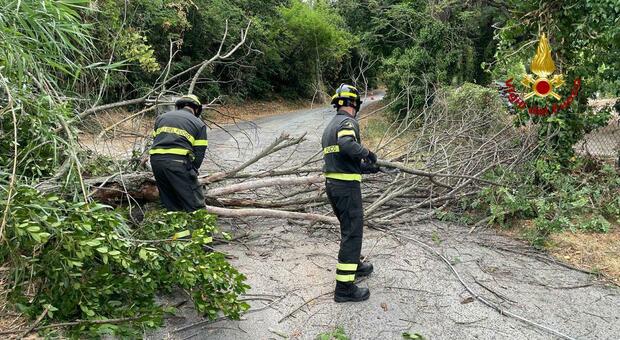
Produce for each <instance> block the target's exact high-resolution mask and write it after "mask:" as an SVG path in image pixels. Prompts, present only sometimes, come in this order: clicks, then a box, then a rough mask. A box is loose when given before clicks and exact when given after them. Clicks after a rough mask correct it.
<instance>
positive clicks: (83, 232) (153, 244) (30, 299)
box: [0, 187, 248, 336]
mask: <svg viewBox="0 0 620 340" xmlns="http://www.w3.org/2000/svg"><path fill="white" fill-rule="evenodd" d="M14 200H15V201H16V202H19V205H18V206H15V207H14V208H13V211H12V214H11V217H10V219H9V224H10V225H12V226H13V227H12V228H9V229H8V230H7V233H6V237H7V238H8V239H9V240H11V242H10V243H9V244H7V246H6V247H2V249H1V250H0V262H2V263H4V264H6V265H8V268H10V272H9V273H8V274H9V276H8V277H10V278H11V280H10V282H11V284H12V287H13V288H12V289H11V292H10V299H11V300H12V301H14V302H16V303H17V305H18V307H19V308H20V309H21V311H22V312H25V313H26V314H27V315H29V316H31V317H36V316H38V315H40V314H41V313H42V312H43V311H44V310H47V316H48V317H49V319H50V320H75V319H80V320H106V319H117V318H132V321H131V323H130V325H128V326H123V325H113V324H105V323H102V324H97V325H93V324H89V323H84V324H82V325H78V326H75V327H74V328H73V329H72V331H75V332H77V334H81V335H90V336H95V335H98V336H101V335H103V334H109V333H112V334H131V333H132V332H139V333H137V334H141V330H140V327H141V326H142V327H154V326H156V325H160V324H161V322H162V320H163V315H164V312H174V308H173V307H172V306H160V305H157V304H156V303H155V294H156V293H159V292H170V291H171V289H172V288H173V287H180V288H183V289H185V290H186V291H188V292H190V293H191V296H192V300H193V301H194V304H195V306H196V309H197V310H198V311H199V312H200V313H204V314H205V315H206V316H207V317H209V318H211V319H214V318H215V317H216V316H217V312H218V311H221V312H223V314H224V315H225V316H228V317H231V318H238V317H239V316H240V315H241V313H242V312H243V311H245V310H246V309H247V308H248V305H247V304H245V303H244V302H240V301H238V300H237V297H238V295H239V294H241V293H243V292H244V291H245V290H246V289H247V288H248V286H247V285H245V284H244V283H243V281H244V279H245V277H244V276H243V275H242V274H240V273H238V272H237V270H235V269H234V268H233V267H232V266H231V265H230V264H228V262H227V261H226V260H225V259H224V255H223V254H221V253H217V252H206V251H205V250H206V246H207V244H208V243H209V242H210V239H211V237H212V236H211V235H213V234H214V233H216V232H217V229H216V227H215V219H214V217H213V216H211V215H208V214H206V213H205V212H204V211H198V212H196V213H194V214H187V213H161V212H156V213H150V214H148V215H147V218H146V219H145V221H144V222H143V223H142V224H141V225H140V226H139V227H138V228H135V229H132V228H130V227H129V226H128V225H127V224H126V223H125V222H124V221H125V218H123V217H122V216H121V215H120V214H119V212H115V211H113V210H111V209H110V207H106V206H103V205H100V204H94V203H90V204H88V203H84V202H78V203H72V202H67V201H65V200H64V199H62V198H59V197H57V196H51V195H50V196H41V195H40V194H39V193H38V192H37V191H36V190H34V189H32V188H28V187H20V188H19V189H18V190H17V195H16V196H15V197H14ZM190 231H191V232H190ZM133 318H135V320H134V319H133Z"/></svg>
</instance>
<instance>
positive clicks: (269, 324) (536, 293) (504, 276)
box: [146, 98, 620, 339]
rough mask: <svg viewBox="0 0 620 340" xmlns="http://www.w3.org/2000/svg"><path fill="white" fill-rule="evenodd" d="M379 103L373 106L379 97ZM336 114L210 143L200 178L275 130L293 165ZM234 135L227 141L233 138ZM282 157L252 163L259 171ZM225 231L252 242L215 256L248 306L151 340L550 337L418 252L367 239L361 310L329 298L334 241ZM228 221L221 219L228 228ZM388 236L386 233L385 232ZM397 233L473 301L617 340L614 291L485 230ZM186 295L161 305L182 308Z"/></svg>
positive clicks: (324, 232) (300, 229)
mask: <svg viewBox="0 0 620 340" xmlns="http://www.w3.org/2000/svg"><path fill="white" fill-rule="evenodd" d="M376 99H378V98H376ZM333 114H334V113H333V109H330V108H318V109H313V110H304V111H296V112H292V113H288V114H284V115H279V116H272V117H266V118H261V119H258V120H256V121H255V122H252V123H250V122H244V123H240V124H239V125H238V126H228V127H227V130H228V133H227V132H224V131H222V130H212V131H210V133H209V140H210V150H209V154H208V158H207V160H206V161H205V163H203V172H204V171H215V170H217V169H219V168H222V167H224V168H227V167H231V166H234V165H235V164H238V163H239V162H242V161H244V160H246V159H248V157H250V156H251V155H253V154H255V153H256V152H258V151H259V150H261V149H262V148H263V147H264V146H265V145H268V144H269V143H271V142H272V141H273V139H275V138H276V137H277V136H279V135H280V134H281V133H282V132H287V133H290V134H291V135H295V136H297V135H300V134H302V133H304V132H307V139H308V141H307V142H305V143H303V144H302V145H300V147H299V148H298V149H297V150H296V153H295V157H306V156H309V155H312V154H313V153H314V152H316V151H318V150H319V149H320V148H319V144H318V143H319V140H320V135H321V133H322V130H323V127H324V126H325V124H326V123H327V122H328V121H329V119H330V118H331V117H332V115H333ZM229 133H230V134H229ZM288 159H289V155H288V153H286V152H285V153H282V155H281V156H280V158H278V157H276V160H275V161H274V160H269V161H265V162H260V163H258V164H256V165H254V166H253V168H254V169H255V170H258V169H267V168H271V167H274V166H282V165H281V164H282V163H283V162H284V161H286V160H288ZM247 222H248V224H242V225H232V228H233V230H234V231H235V232H237V233H248V236H247V237H245V238H244V239H243V241H242V242H239V243H233V244H229V245H225V246H220V247H219V248H218V250H220V251H223V252H225V253H227V254H229V255H231V256H232V257H233V259H232V260H231V262H232V263H233V264H234V265H235V266H236V267H237V268H238V269H239V270H240V271H241V272H243V273H244V274H245V275H246V276H247V277H248V280H247V282H248V284H250V285H251V286H252V289H251V290H250V291H249V292H248V294H247V296H245V297H244V299H246V300H247V302H248V303H249V304H250V305H251V310H250V312H249V313H247V314H246V315H244V316H243V317H242V320H240V321H230V320H221V321H217V322H206V321H205V320H203V319H202V318H201V317H200V316H198V315H196V313H195V311H194V309H193V308H192V306H191V305H189V304H186V305H184V306H183V307H182V308H181V309H180V313H179V315H178V316H177V317H174V318H171V319H168V320H167V322H166V327H165V328H162V329H160V330H158V331H156V332H152V333H149V334H147V335H146V337H147V338H150V339H161V338H166V339H286V338H291V339H315V338H316V336H317V335H319V334H321V333H325V332H330V331H333V330H334V329H336V328H337V327H342V328H343V329H344V332H345V334H347V335H348V336H349V337H350V338H351V339H402V338H403V336H402V333H403V332H411V333H418V334H420V335H422V336H424V338H425V339H556V338H560V337H558V336H556V335H553V333H552V332H551V331H549V330H543V329H541V328H540V327H535V326H532V325H531V324H527V323H525V322H523V321H520V320H517V319H515V318H513V317H508V316H506V315H502V314H500V313H499V312H498V311H496V310H494V309H492V308H490V307H488V306H485V305H484V304H482V303H480V302H479V301H476V300H474V299H472V298H471V296H470V294H469V293H468V292H467V291H466V290H465V288H464V287H463V285H462V284H461V283H460V282H459V281H458V280H457V277H456V276H455V275H454V273H453V272H452V271H451V269H450V268H449V266H448V265H446V264H445V263H444V262H443V261H442V260H441V259H439V258H438V257H437V256H436V255H434V254H433V253H432V252H429V251H428V250H427V249H425V248H423V247H421V246H420V245H419V244H418V243H416V242H412V241H410V240H406V239H403V238H399V237H395V236H391V235H386V234H384V233H382V232H379V231H376V230H366V231H365V237H364V248H363V250H362V253H363V254H364V255H367V256H368V258H369V260H370V261H371V262H372V263H373V264H374V265H375V272H374V273H373V274H372V275H371V276H370V277H369V278H368V279H366V280H364V281H363V282H361V283H360V284H361V285H362V286H366V287H369V288H370V291H371V297H370V299H369V300H368V301H365V302H361V303H345V304H336V303H335V302H333V299H332V294H333V293H332V292H333V288H334V285H335V281H334V280H335V278H334V276H335V265H336V254H337V250H338V233H337V230H336V229H334V228H329V227H316V226H314V227H308V226H306V225H300V224H289V223H287V222H286V221H281V220H272V219H261V218H256V219H250V220H248V221H247ZM227 223H228V222H226V221H223V224H226V225H227ZM386 227H391V226H386ZM397 231H398V232H399V233H400V234H404V235H407V236H408V237H413V238H415V239H418V240H420V241H422V242H425V243H426V244H428V245H429V246H431V247H432V248H433V249H435V250H436V251H438V252H439V253H440V254H442V255H443V256H444V257H445V258H446V259H448V260H449V261H450V263H451V264H452V266H453V267H454V269H455V270H456V271H457V272H458V273H459V275H460V276H461V278H462V279H463V281H464V282H465V283H466V284H467V285H468V286H469V287H471V289H472V290H473V291H474V292H475V294H477V295H480V296H482V297H484V298H485V299H487V300H489V301H491V302H492V303H494V304H497V305H498V306H500V307H501V308H502V309H503V310H505V311H508V312H510V313H514V314H517V315H520V316H522V317H524V318H527V319H529V320H531V321H532V322H535V323H537V324H539V325H540V326H542V327H547V328H549V329H552V330H554V331H557V332H560V333H563V334H566V335H567V336H569V337H570V338H575V339H620V289H619V288H618V287H616V286H609V285H606V284H605V283H602V282H599V281H597V280H596V278H595V277H593V276H590V275H587V274H584V273H581V272H579V271H575V270H571V269H567V268H565V267H563V266H560V265H558V264H556V263H553V262H550V261H548V260H545V258H546V257H544V256H543V255H540V254H534V253H533V252H532V250H531V249H529V248H528V247H527V246H526V245H523V244H521V243H519V242H517V241H515V240H513V239H510V238H507V237H503V236H500V235H497V234H496V233H495V232H494V231H492V230H480V231H477V232H475V233H472V234H469V233H468V230H467V229H466V228H464V227H462V226H458V225H451V224H446V223H442V222H424V223H417V224H416V223H412V224H410V225H408V226H399V227H398V230H397ZM183 298H184V297H183V295H182V294H177V295H173V296H169V297H165V298H162V302H164V303H175V302H178V301H180V300H182V299H183Z"/></svg>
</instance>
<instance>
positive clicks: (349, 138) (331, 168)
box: [321, 84, 378, 302]
mask: <svg viewBox="0 0 620 340" xmlns="http://www.w3.org/2000/svg"><path fill="white" fill-rule="evenodd" d="M332 104H333V105H334V107H335V108H336V109H337V110H338V113H337V114H336V116H335V117H334V118H333V119H332V121H331V122H330V123H329V125H327V127H326V128H325V131H324V132H323V138H322V140H321V144H322V146H323V155H324V161H325V167H324V171H325V177H326V183H325V186H326V190H327V197H328V198H329V201H330V203H331V205H332V208H333V209H334V213H335V214H336V217H337V218H338V221H340V235H341V240H340V251H339V253H338V264H337V265H336V291H335V293H334V300H335V301H336V302H346V301H364V300H367V299H368V297H370V292H369V291H368V288H359V287H358V286H356V285H355V283H354V281H355V277H356V276H357V277H361V276H367V275H369V274H370V273H372V270H373V267H372V264H370V263H361V262H360V252H361V250H362V235H363V230H362V227H363V223H364V216H363V209H362V192H361V188H360V183H361V181H362V175H361V174H362V173H375V172H377V171H378V167H377V166H376V162H377V156H375V154H374V153H372V152H371V151H369V150H368V149H366V148H365V147H363V146H362V144H361V140H360V131H359V125H358V123H357V121H356V120H355V117H356V116H357V112H358V111H359V109H360V106H361V104H362V101H361V98H360V93H359V91H358V90H357V89H356V88H355V87H353V86H351V85H346V84H342V85H340V87H339V88H338V89H337V90H336V94H335V95H334V96H333V97H332Z"/></svg>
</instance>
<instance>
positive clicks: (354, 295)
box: [334, 281, 370, 302]
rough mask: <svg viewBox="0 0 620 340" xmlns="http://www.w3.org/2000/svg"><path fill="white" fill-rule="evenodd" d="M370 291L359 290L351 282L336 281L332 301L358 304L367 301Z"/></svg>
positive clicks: (366, 289)
mask: <svg viewBox="0 0 620 340" xmlns="http://www.w3.org/2000/svg"><path fill="white" fill-rule="evenodd" d="M369 297H370V291H369V290H368V288H360V287H358V286H356V285H355V284H354V283H353V282H338V281H336V291H335V292H334V301H336V302H349V301H350V302H359V301H365V300H368V298H369Z"/></svg>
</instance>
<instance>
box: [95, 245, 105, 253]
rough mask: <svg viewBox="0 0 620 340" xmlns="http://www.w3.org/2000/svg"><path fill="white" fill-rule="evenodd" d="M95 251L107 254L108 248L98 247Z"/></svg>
mask: <svg viewBox="0 0 620 340" xmlns="http://www.w3.org/2000/svg"><path fill="white" fill-rule="evenodd" d="M97 251H98V252H100V253H102V254H107V253H108V247H105V246H103V247H99V248H97Z"/></svg>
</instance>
